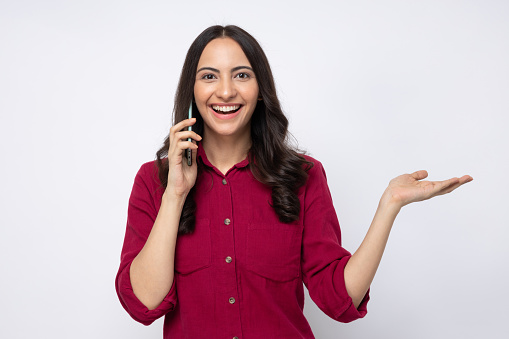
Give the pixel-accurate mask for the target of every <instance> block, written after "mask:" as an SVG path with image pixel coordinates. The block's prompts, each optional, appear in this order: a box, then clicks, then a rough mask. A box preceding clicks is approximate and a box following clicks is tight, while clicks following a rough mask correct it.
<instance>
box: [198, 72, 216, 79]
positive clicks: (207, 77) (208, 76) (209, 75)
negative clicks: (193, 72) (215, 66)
mask: <svg viewBox="0 0 509 339" xmlns="http://www.w3.org/2000/svg"><path fill="white" fill-rule="evenodd" d="M201 78H202V79H203V80H214V79H215V78H216V76H215V75H214V74H210V73H208V74H204V75H202V77H201Z"/></svg>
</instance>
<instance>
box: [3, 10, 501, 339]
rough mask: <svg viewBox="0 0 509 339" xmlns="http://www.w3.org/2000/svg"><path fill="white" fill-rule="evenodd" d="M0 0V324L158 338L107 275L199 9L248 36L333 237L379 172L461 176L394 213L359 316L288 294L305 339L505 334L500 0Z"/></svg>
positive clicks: (355, 221)
mask: <svg viewBox="0 0 509 339" xmlns="http://www.w3.org/2000/svg"><path fill="white" fill-rule="evenodd" d="M0 3H1V5H0V111H1V115H0V116H1V120H0V138H1V140H0V150H1V159H2V160H1V161H2V166H1V168H0V174H1V177H2V181H3V182H2V185H1V187H2V189H1V196H0V197H1V198H0V199H1V204H0V206H1V214H0V227H1V228H0V272H1V273H0V277H1V278H0V286H1V289H0V300H1V301H0V303H1V305H2V307H1V309H0V312H1V316H0V337H1V338H9V339H10V338H35V337H37V338H39V337H40V338H162V321H161V320H159V321H157V322H156V323H154V324H153V325H152V326H150V327H144V326H143V325H140V324H138V323H136V322H135V321H134V320H131V319H130V318H129V316H128V315H127V313H126V312H125V311H124V310H123V309H122V307H121V306H120V303H119V301H118V300H117V296H116V294H115V290H114V277H115V274H116V271H117V268H118V264H119V256H120V250H121V246H122V241H123V236H124V230H125V221H126V212H127V201H128V197H129V194H130V190H131V187H132V182H133V179H134V176H135V174H136V172H137V170H138V168H139V166H140V165H141V164H142V163H144V162H146V161H150V160H153V159H154V154H155V151H156V150H157V149H158V148H159V147H160V145H161V143H162V141H163V139H164V137H165V134H166V133H167V132H168V129H169V127H170V123H171V110H172V104H173V95H174V93H175V89H176V85H177V81H178V77H179V74H180V70H181V67H182V64H183V61H184V57H185V53H186V51H187V48H188V47H189V45H190V44H191V42H192V41H193V40H194V38H195V37H196V36H197V35H198V34H199V33H200V32H201V31H202V30H203V29H205V28H206V27H208V26H210V25H213V24H236V25H239V26H241V27H243V28H244V29H246V30H247V31H248V32H250V33H251V34H252V35H254V36H255V37H256V38H257V39H258V40H259V41H260V43H261V45H262V47H263V48H264V49H265V51H266V53H267V55H268V58H269V61H270V62H271V65H272V68H273V71H274V75H275V79H276V83H277V88H278V94H279V95H280V99H281V101H282V104H283V108H284V111H285V112H286V113H287V115H288V117H289V119H290V129H291V131H292V132H293V134H294V136H295V138H296V139H297V140H298V142H299V146H300V147H301V148H302V149H304V150H306V151H307V152H308V153H309V154H310V155H312V156H314V157H316V158H317V159H319V160H321V161H322V162H323V163H324V166H325V169H326V171H327V175H328V179H329V184H330V189H331V191H332V194H333V198H334V203H335V206H336V209H337V213H338V216H339V219H340V223H341V225H342V230H343V245H344V246H345V247H346V248H347V249H349V250H350V251H355V249H356V248H357V246H358V245H359V244H360V242H361V240H362V238H363V236H364V234H365V233H366V231H367V228H368V227H369V224H370V222H371V218H372V216H373V213H374V211H375V209H376V205H377V202H378V199H379V197H380V195H381V194H382V192H383V190H384V189H385V187H386V185H387V183H388V181H389V180H390V179H391V178H393V177H395V176H397V175H399V174H402V173H405V172H412V171H415V170H418V169H427V170H428V171H429V173H430V178H431V179H434V180H441V179H446V178H449V177H452V176H460V175H463V174H470V175H472V176H473V177H474V182H472V183H470V184H468V185H466V186H464V187H462V188H461V189H459V190H458V191H456V192H454V193H453V194H451V195H448V196H444V197H439V198H436V199H433V200H431V201H426V202H423V203H419V204H414V205H411V206H408V207H405V208H404V210H403V211H402V212H401V213H400V215H399V216H398V218H397V220H396V223H395V226H394V228H393V231H392V234H391V237H390V239H389V243H388V247H387V250H386V252H385V255H384V258H383V260H382V263H381V266H380V268H379V271H378V273H377V276H376V277H375V280H374V282H373V284H372V289H371V298H372V299H371V301H370V303H369V305H368V310H369V313H368V315H367V316H366V317H365V318H364V319H362V320H358V321H356V322H354V323H350V324H340V323H336V322H334V321H332V320H331V319H329V318H328V317H327V316H326V315H324V314H323V313H322V312H321V311H319V310H318V309H317V308H316V306H315V305H314V304H313V302H312V301H311V300H310V299H309V298H307V299H306V300H307V302H306V307H305V313H306V315H307V317H308V319H309V321H310V323H311V327H312V328H313V330H314V332H315V335H316V337H317V338H505V337H506V335H507V331H508V328H507V327H508V326H507V319H508V313H509V312H508V311H507V309H508V302H509V294H508V291H507V286H509V270H508V259H509V249H508V246H507V241H508V235H509V232H508V230H507V229H508V226H509V216H508V215H509V214H508V197H507V192H508V191H509V180H508V179H507V176H508V173H509V161H508V156H507V154H508V151H507V149H508V146H509V137H508V135H507V133H506V130H507V128H508V126H509V119H508V117H507V116H508V113H509V95H508V94H509V91H508V90H509V62H508V60H509V19H508V18H509V2H507V1H502V0H500V1H494V0H482V1H481V0H478V1H451V0H442V1H435V0H433V1H430V0H428V1H403V0H401V1H396V0H390V1H389V0H387V1H327V2H326V1H291V2H290V1H288V2H285V3H283V2H282V1H280V2H277V1H261V0H258V1H248V2H243V1H240V0H236V1H189V2H185V3H184V2H178V3H177V2H170V1H139V2H135V1H125V0H124V1H96V0H94V1H90V0H89V1H63V0H62V1H55V0H47V1H19V0H17V1H7V0H1V2H0ZM225 321H226V320H225ZM204 337H206V335H204Z"/></svg>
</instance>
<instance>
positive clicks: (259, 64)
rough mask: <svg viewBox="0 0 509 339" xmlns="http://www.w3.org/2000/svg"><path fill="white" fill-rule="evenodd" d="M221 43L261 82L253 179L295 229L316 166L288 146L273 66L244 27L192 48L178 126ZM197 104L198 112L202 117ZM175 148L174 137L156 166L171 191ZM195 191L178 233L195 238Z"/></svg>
mask: <svg viewBox="0 0 509 339" xmlns="http://www.w3.org/2000/svg"><path fill="white" fill-rule="evenodd" d="M218 38H231V39H233V40H235V41H236V42H237V43H238V44H239V45H240V47H241V48H242V50H243V51H244V54H245V55H246V57H247V59H248V60H249V62H250V63H251V66H252V67H253V71H254V73H255V76H256V80H257V81H258V88H259V95H260V97H261V101H258V103H257V105H256V108H255V111H254V112H253V116H252V118H251V139H252V145H251V149H250V150H249V155H248V157H249V168H250V170H251V172H252V173H253V175H254V177H255V178H256V179H257V180H258V181H260V182H261V183H263V184H265V185H267V186H269V187H271V189H272V203H271V206H272V207H273V208H274V211H275V212H276V214H277V215H278V218H279V220H280V221H281V222H284V223H290V222H293V221H296V220H298V219H299V213H300V201H299V198H298V196H297V190H298V188H299V187H301V186H302V185H304V184H305V183H306V180H307V177H308V175H307V172H308V171H309V169H311V167H312V166H313V163H312V162H309V161H307V160H306V159H305V158H304V157H303V156H302V155H301V154H299V152H298V150H297V149H295V148H294V147H292V146H291V145H290V143H289V133H288V119H287V118H286V116H285V115H284V113H283V111H282V110H281V105H280V103H279V99H278V97H277V95H276V86H275V83H274V78H273V76H272V71H271V69H270V65H269V62H268V60H267V57H266V56H265V53H264V52H263V49H262V48H261V47H260V45H259V44H258V42H257V41H256V40H255V38H253V37H252V36H251V35H250V34H249V33H247V32H246V31H244V30H243V29H241V28H240V27H237V26H233V25H229V26H219V25H217V26H211V27H209V28H207V29H206V30H204V31H203V32H202V33H201V34H200V35H199V36H198V37H197V38H196V39H195V40H194V42H193V43H192V44H191V47H190V48H189V50H188V52H187V55H186V59H185V61H184V66H183V67H182V73H181V75H180V80H179V83H178V87H177V91H176V93H175V104H174V108H173V123H174V124H177V123H178V122H180V121H182V120H184V119H187V111H188V109H189V103H191V102H192V101H193V98H194V83H195V77H196V70H197V67H198V61H199V59H200V56H201V54H202V52H203V50H204V49H205V46H207V44H208V43H209V42H210V41H212V40H214V39H218ZM197 111H198V109H197V107H196V104H194V103H193V112H197ZM193 116H195V117H196V123H195V124H194V126H193V130H194V131H195V132H196V133H198V134H200V135H203V119H202V118H201V115H200V114H193ZM169 145H170V139H169V136H168V137H166V139H165V141H164V145H163V146H162V147H161V148H160V149H159V150H158V151H157V153H156V156H157V160H156V164H157V167H158V172H159V180H160V182H161V185H162V186H163V187H165V188H166V186H167V183H168V161H167V159H165V157H166V156H167V155H168V148H169ZM197 165H198V171H199V172H201V171H203V169H204V166H203V163H201V162H200V161H199V160H197ZM194 192H195V188H194V187H193V188H192V189H191V191H190V192H189V194H188V196H187V198H186V202H185V204H184V207H183V210H182V214H181V216H180V223H179V233H180V234H185V233H192V232H193V231H194V226H195V216H194V214H195V213H194V212H195V211H196V202H195V200H194Z"/></svg>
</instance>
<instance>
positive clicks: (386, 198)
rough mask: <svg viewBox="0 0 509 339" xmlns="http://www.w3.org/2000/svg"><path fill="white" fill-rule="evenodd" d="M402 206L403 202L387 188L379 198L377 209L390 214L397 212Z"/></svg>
mask: <svg viewBox="0 0 509 339" xmlns="http://www.w3.org/2000/svg"><path fill="white" fill-rule="evenodd" d="M402 207H403V204H402V203H401V201H399V200H398V199H396V198H395V197H394V195H393V194H392V193H391V192H390V191H389V190H385V192H384V193H383V194H382V197H381V198H380V202H379V203H378V208H379V209H383V210H385V211H388V212H390V213H392V214H398V213H399V211H400V210H401V208H402Z"/></svg>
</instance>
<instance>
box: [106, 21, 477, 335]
mask: <svg viewBox="0 0 509 339" xmlns="http://www.w3.org/2000/svg"><path fill="white" fill-rule="evenodd" d="M175 98H176V99H175V108H174V113H175V121H174V126H173V127H172V128H171V129H170V134H169V136H168V138H167V139H166V140H165V143H164V146H163V147H162V148H161V149H160V150H159V151H158V153H157V160H156V161H153V162H149V163H146V164H144V165H143V166H142V167H141V169H140V170H139V172H138V174H137V176H136V179H135V182H134V186H133V190H132V194H131V197H130V200H129V210H128V220H127V230H126V235H125V240H124V247H123V250H122V257H121V264H120V269H119V271H118V274H117V279H116V289H117V293H118V296H119V298H120V301H121V303H122V305H123V306H124V308H125V309H126V310H127V312H128V313H129V314H130V315H131V316H132V317H133V318H134V319H135V320H137V321H139V322H141V323H143V324H146V325H148V324H150V323H152V322H153V321H154V320H155V319H157V318H159V317H161V316H163V315H165V321H164V338H313V334H312V331H311V328H310V327H309V324H308V323H307V321H306V319H305V318H304V315H303V311H302V310H303V307H304V291H303V283H304V284H305V285H306V287H307V288H308V290H309V294H310V296H311V298H312V299H313V300H314V301H315V303H316V304H317V305H318V307H320V309H322V310H323V311H324V312H325V313H326V314H327V315H328V316H330V317H332V318H333V319H336V320H338V321H343V322H349V321H352V320H355V319H357V318H361V317H363V316H364V315H365V314H366V312H367V311H366V304H367V302H368V300H369V296H368V289H369V286H370V284H371V281H372V280H373V277H374V275H375V272H376V270H377V268H378V265H379V262H380V259H381V257H382V253H383V251H384V248H385V244H386V242H387V238H388V236H389V232H390V230H391V227H392V224H393V222H394V219H395V218H396V215H397V214H398V212H399V211H400V209H401V208H402V207H403V206H404V205H407V204H409V203H411V202H415V201H421V200H425V199H429V198H431V197H434V196H436V195H440V194H445V193H449V192H451V191H453V190H454V189H456V188H458V187H459V186H461V185H462V184H464V183H466V182H469V181H471V180H472V178H471V177H470V176H463V177H462V178H452V179H449V180H445V181H441V182H429V181H421V180H422V179H424V178H426V176H427V173H426V171H417V172H415V173H412V174H405V175H402V176H399V177H397V178H395V179H393V180H392V181H391V182H390V183H389V185H388V187H387V189H386V190H385V192H384V194H383V196H382V198H381V199H380V203H379V206H378V209H377V211H376V213H375V217H374V219H373V222H372V224H371V227H370V228H369V231H368V233H367V235H366V237H365V239H364V241H363V242H362V244H361V246H360V247H359V249H358V250H357V251H356V252H355V253H354V254H353V255H351V254H350V253H349V252H347V251H346V250H345V249H343V248H342V247H341V235H340V229H339V224H338V220H337V217H336V213H335V211H334V207H333V204H332V199H331V195H330V192H329V189H328V186H327V181H326V177H325V172H324V169H323V167H322V165H321V164H320V162H318V161H317V160H315V159H313V158H311V157H309V156H305V155H301V154H299V153H298V152H297V151H296V150H294V149H292V147H290V146H289V145H288V143H287V127H288V121H287V119H286V118H285V116H284V114H283V113H282V111H281V108H280V104H279V101H278V98H277V96H276V90H275V85H274V81H273V77H272V73H271V70H270V67H269V63H268V61H267V58H266V56H265V54H264V53H263V50H262V49H261V47H260V46H259V44H258V43H257V42H256V40H255V39H254V38H253V37H252V36H250V35H249V34H248V33H247V32H245V31H243V30H242V29H240V28H238V27H236V26H226V27H222V26H213V27H210V28H208V29H206V30H205V31H204V32H203V33H201V34H200V35H199V36H198V37H197V38H196V40H195V41H194V42H193V44H192V45H191V47H190V49H189V51H188V53H187V57H186V60H185V63H184V67H183V69H182V74H181V77H180V82H179V85H178V89H177V93H176V97H175ZM190 104H191V105H192V111H193V115H194V117H193V118H192V119H187V112H188V109H189V105H190ZM189 126H192V128H193V131H189V130H188V127H189ZM189 139H191V141H188V140H189ZM188 149H190V150H191V151H192V165H191V166H189V165H188V164H187V161H186V160H185V158H184V156H183V154H184V153H185V152H186V150H188Z"/></svg>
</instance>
